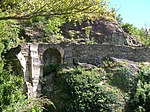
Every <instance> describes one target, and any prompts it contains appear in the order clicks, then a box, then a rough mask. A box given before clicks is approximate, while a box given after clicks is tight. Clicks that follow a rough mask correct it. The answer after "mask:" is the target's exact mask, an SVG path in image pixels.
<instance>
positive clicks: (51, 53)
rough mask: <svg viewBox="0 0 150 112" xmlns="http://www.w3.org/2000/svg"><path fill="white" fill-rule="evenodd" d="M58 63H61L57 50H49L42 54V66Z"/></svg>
mask: <svg viewBox="0 0 150 112" xmlns="http://www.w3.org/2000/svg"><path fill="white" fill-rule="evenodd" d="M59 63H61V54H60V52H59V51H58V50H57V49H52V48H49V49H47V50H46V51H45V52H44V53H43V64H44V66H49V65H51V64H59Z"/></svg>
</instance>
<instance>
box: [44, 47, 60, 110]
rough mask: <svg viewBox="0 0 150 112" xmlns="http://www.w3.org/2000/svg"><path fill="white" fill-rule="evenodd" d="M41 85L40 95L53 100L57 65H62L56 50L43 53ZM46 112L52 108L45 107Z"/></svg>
mask: <svg viewBox="0 0 150 112" xmlns="http://www.w3.org/2000/svg"><path fill="white" fill-rule="evenodd" d="M42 60H43V84H42V95H43V96H46V97H48V98H50V99H53V97H54V96H53V95H54V91H55V88H56V85H55V80H56V77H57V72H58V70H59V65H60V64H61V63H62V54H61V52H60V51H59V50H58V49H56V48H48V49H46V50H45V51H44V53H43V59H42ZM45 108H46V109H47V111H46V110H45V111H44V112H49V111H50V112H51V111H52V110H53V107H51V106H45Z"/></svg>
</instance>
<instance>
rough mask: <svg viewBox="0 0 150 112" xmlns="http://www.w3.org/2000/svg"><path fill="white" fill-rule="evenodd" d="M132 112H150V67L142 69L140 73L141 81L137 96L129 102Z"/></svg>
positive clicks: (138, 85)
mask: <svg viewBox="0 0 150 112" xmlns="http://www.w3.org/2000/svg"><path fill="white" fill-rule="evenodd" d="M129 103H130V104H129V110H128V111H131V112H149V111H150V67H145V68H142V69H141V70H140V71H139V80H138V84H137V88H136V92H135V94H134V95H133V96H132V97H131V99H130V102H129Z"/></svg>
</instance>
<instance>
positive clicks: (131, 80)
mask: <svg viewBox="0 0 150 112" xmlns="http://www.w3.org/2000/svg"><path fill="white" fill-rule="evenodd" d="M109 83H110V84H111V85H113V86H116V87H118V88H119V89H120V90H122V91H124V92H125V93H129V94H130V93H131V92H134V91H135V88H136V84H137V81H136V77H135V76H134V73H132V72H131V70H130V69H129V68H127V67H118V68H117V69H116V70H115V71H114V73H113V74H112V76H111V77H110V79H109Z"/></svg>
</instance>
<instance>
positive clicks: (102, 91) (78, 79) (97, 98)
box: [54, 67, 124, 112]
mask: <svg viewBox="0 0 150 112" xmlns="http://www.w3.org/2000/svg"><path fill="white" fill-rule="evenodd" d="M103 76H104V74H102V73H101V72H100V71H99V70H92V71H91V70H86V69H84V68H79V67H77V68H75V69H69V70H63V71H62V72H61V74H59V79H57V81H58V82H57V81H56V82H57V85H59V84H60V85H59V89H58V90H57V92H58V91H59V92H58V93H57V95H58V96H57V95H56V94H55V95H56V96H57V97H58V98H59V99H58V100H56V99H55V100H56V102H55V103H54V104H56V108H57V109H58V111H61V112H91V111H92V112H109V111H116V112H118V111H122V109H123V108H124V98H123V94H122V92H121V91H120V90H119V89H117V88H116V87H112V86H110V85H108V84H107V83H104V82H105V81H104V80H103ZM103 81H104V82H103ZM101 83H104V84H102V85H101ZM62 86H63V87H62ZM55 92H56V91H55ZM60 98H61V99H60ZM58 102H59V103H58ZM59 109H60V110H59Z"/></svg>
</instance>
